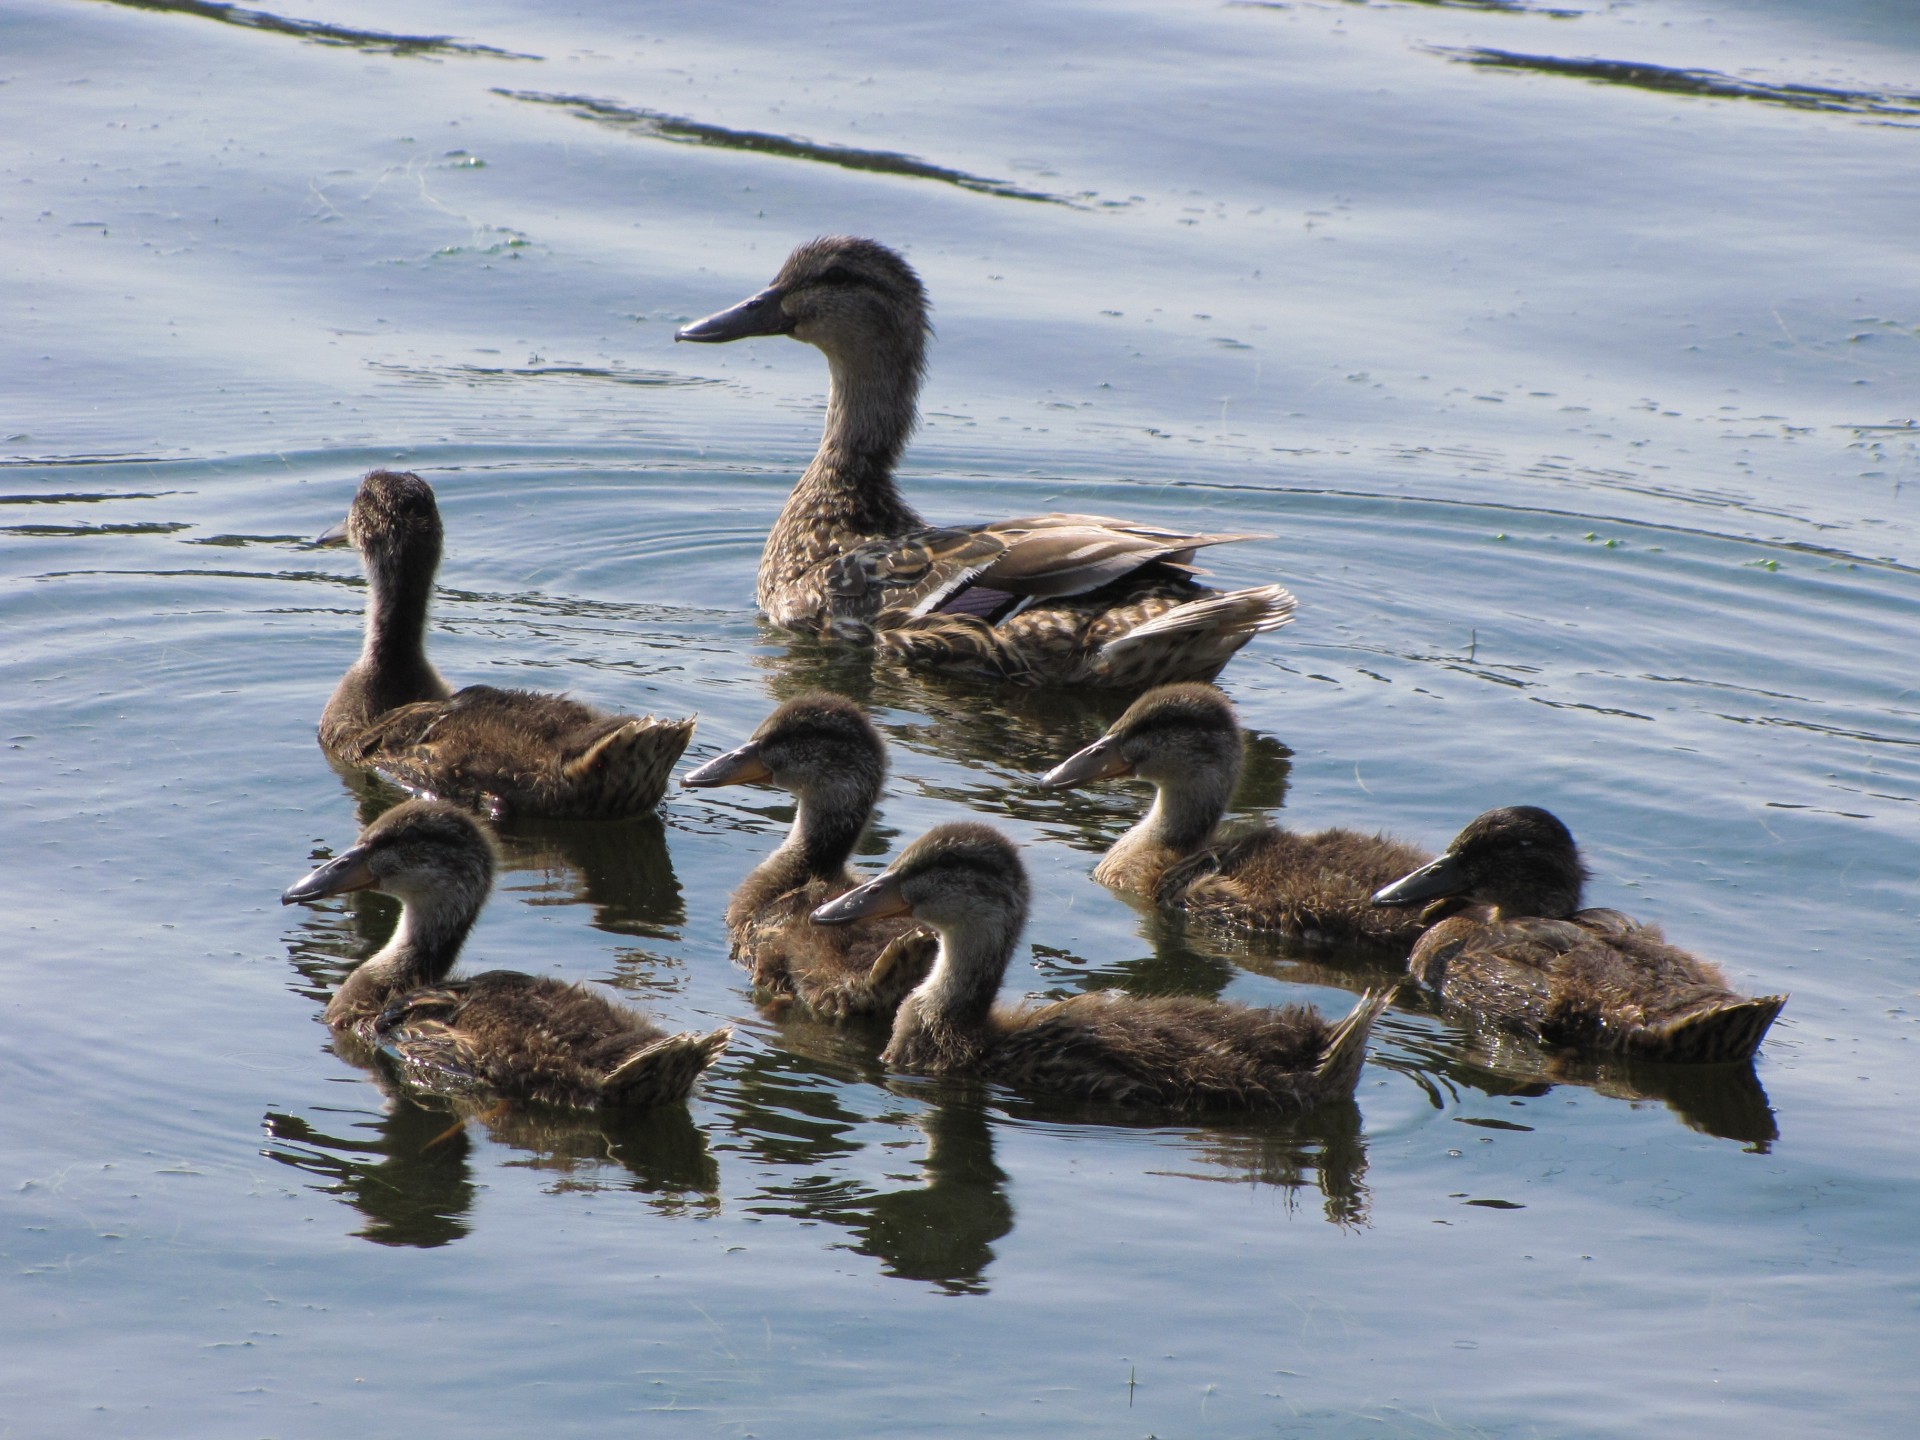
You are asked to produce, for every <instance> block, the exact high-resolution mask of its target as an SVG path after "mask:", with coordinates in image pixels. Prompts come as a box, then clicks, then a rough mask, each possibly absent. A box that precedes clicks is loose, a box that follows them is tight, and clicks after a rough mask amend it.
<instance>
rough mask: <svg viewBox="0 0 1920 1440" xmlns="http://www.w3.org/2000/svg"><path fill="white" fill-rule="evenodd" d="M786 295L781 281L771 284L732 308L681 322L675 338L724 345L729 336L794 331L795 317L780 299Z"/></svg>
mask: <svg viewBox="0 0 1920 1440" xmlns="http://www.w3.org/2000/svg"><path fill="white" fill-rule="evenodd" d="M785 296H786V292H785V291H784V290H782V289H781V288H780V287H779V286H778V285H770V286H768V287H767V288H766V289H765V290H762V291H761V292H760V293H759V294H758V295H752V296H749V297H748V298H747V299H745V300H742V301H741V302H740V303H739V304H738V305H735V306H733V307H732V308H731V309H727V310H722V311H720V312H719V313H718V314H716V315H709V316H707V318H706V319H704V320H696V321H694V322H693V323H692V324H691V325H683V326H681V327H680V328H679V329H678V330H676V331H674V332H673V338H674V339H676V340H692V341H695V342H696V343H698V344H701V345H724V344H725V343H726V342H727V341H729V340H745V339H747V338H748V337H749V336H753V335H791V334H792V333H793V326H794V320H793V317H792V316H790V315H788V314H787V311H786V307H785V306H783V305H782V304H781V303H780V302H781V300H782V299H784V298H785Z"/></svg>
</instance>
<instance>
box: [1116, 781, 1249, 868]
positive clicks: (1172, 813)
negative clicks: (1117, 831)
mask: <svg viewBox="0 0 1920 1440" xmlns="http://www.w3.org/2000/svg"><path fill="white" fill-rule="evenodd" d="M1234 779H1235V777H1234V776H1233V775H1231V774H1226V773H1220V774H1216V773H1212V772H1207V771H1202V772H1200V773H1198V774H1188V775H1183V776H1181V777H1179V778H1178V779H1163V780H1155V781H1154V782H1153V805H1152V806H1151V808H1149V809H1148V811H1147V813H1146V814H1145V815H1143V816H1141V817H1140V819H1139V821H1138V822H1137V823H1136V824H1135V825H1134V827H1133V828H1132V829H1131V830H1129V831H1127V833H1126V834H1124V835H1122V836H1121V837H1120V838H1119V839H1118V840H1116V841H1115V842H1114V844H1113V848H1112V849H1111V850H1109V851H1108V852H1107V858H1106V860H1104V861H1103V862H1102V864H1103V866H1104V865H1112V866H1128V867H1133V866H1138V865H1139V864H1141V863H1143V862H1145V861H1147V860H1149V859H1151V858H1155V857H1158V858H1160V859H1161V860H1162V863H1163V864H1166V865H1171V864H1172V863H1173V862H1174V861H1176V860H1184V859H1185V858H1186V857H1187V856H1189V855H1192V854H1194V853H1195V852H1197V851H1198V850H1199V849H1200V848H1201V847H1202V846H1203V845H1205V844H1206V843H1207V841H1209V840H1210V839H1212V838H1213V832H1214V830H1215V829H1216V828H1217V827H1218V826H1219V824H1220V817H1221V816H1223V815H1225V814H1226V813H1227V798H1228V796H1229V794H1230V793H1231V792H1232V790H1233V782H1234Z"/></svg>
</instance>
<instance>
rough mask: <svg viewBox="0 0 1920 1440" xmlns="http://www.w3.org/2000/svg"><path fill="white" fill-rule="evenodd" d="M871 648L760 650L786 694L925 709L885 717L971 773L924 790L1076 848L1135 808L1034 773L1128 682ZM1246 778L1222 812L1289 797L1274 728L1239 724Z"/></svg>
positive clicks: (1111, 709) (1248, 811) (867, 706)
mask: <svg viewBox="0 0 1920 1440" xmlns="http://www.w3.org/2000/svg"><path fill="white" fill-rule="evenodd" d="M866 653H867V652H864V651H846V650H836V649H832V648H830V647H828V646H824V645H821V644H819V643H818V642H813V641H797V642H793V643H791V644H788V645H787V646H786V647H785V650H784V653H781V654H777V655H765V654H763V655H756V656H755V657H754V663H755V664H756V665H758V666H760V667H761V668H762V669H763V670H764V671H766V672H767V688H768V690H769V692H770V693H771V694H772V695H773V696H774V697H775V698H777V699H780V700H790V699H794V698H796V697H798V696H801V695H805V694H807V693H809V692H811V691H815V690H828V691H832V692H833V693H835V694H838V695H844V696H846V697H847V698H848V699H849V700H852V701H853V702H854V703H855V704H857V705H858V706H860V708H861V709H862V710H864V711H866V712H867V713H868V714H870V715H881V714H883V713H894V712H905V713H907V714H909V715H913V716H918V717H926V718H918V719H910V720H896V721H892V722H876V723H880V724H881V729H882V730H883V732H884V733H885V735H886V737H887V740H888V743H889V744H891V745H894V746H897V747H899V748H900V749H901V750H905V751H910V752H914V753H917V754H923V755H931V756H934V757H936V758H938V759H942V760H949V761H952V762H953V763H955V764H956V765H959V766H961V767H962V768H963V769H965V770H966V771H967V772H968V775H969V777H974V778H969V779H967V780H965V781H963V782H962V783H960V784H958V785H951V786H927V787H924V788H925V791H926V793H927V794H930V795H935V796H938V797H939V798H941V799H950V800H953V801H954V802H955V803H957V804H961V805H965V806H966V807H967V808H968V809H970V810H973V811H975V812H977V813H983V814H998V815H1005V816H1007V817H1009V818H1011V819H1017V820H1024V821H1031V822H1033V823H1036V824H1039V825H1042V826H1045V827H1047V828H1048V830H1049V831H1050V832H1051V833H1052V834H1053V835H1054V836H1055V837H1056V838H1059V839H1062V840H1065V841H1066V842H1067V843H1068V844H1071V845H1074V846H1076V847H1077V848H1079V849H1083V850H1089V851H1102V850H1105V849H1106V848H1107V847H1108V846H1109V845H1111V844H1112V843H1113V842H1114V840H1116V839H1117V838H1118V837H1119V836H1120V834H1121V833H1122V832H1123V831H1125V830H1126V828H1127V827H1128V826H1129V825H1131V824H1132V823H1133V821H1134V820H1135V819H1137V818H1138V816H1137V814H1136V813H1135V811H1136V805H1135V802H1134V801H1133V799H1132V797H1130V796H1128V795H1126V794H1124V793H1120V792H1117V791H1116V792H1111V793H1108V792H1104V791H1101V790H1055V791H1047V790H1039V789H1036V788H1035V787H1034V784H1033V777H1034V776H1035V775H1037V774H1039V773H1040V772H1042V771H1045V770H1048V769H1051V768H1052V767H1053V766H1054V765H1055V764H1056V763H1057V762H1058V760H1059V759H1060V756H1061V755H1062V754H1063V753H1066V752H1068V751H1070V750H1072V749H1074V748H1076V747H1078V746H1082V745H1085V744H1087V743H1088V742H1090V741H1093V740H1095V739H1097V738H1098V737H1099V736H1100V735H1101V734H1102V732H1104V731H1105V730H1106V729H1107V727H1108V726H1110V725H1111V724H1112V723H1113V722H1114V721H1115V720H1116V719H1118V718H1119V716H1120V715H1121V713H1122V712H1123V711H1125V710H1126V709H1127V707H1128V703H1129V701H1130V700H1132V698H1133V696H1132V695H1131V694H1130V693H1129V692H1126V691H1113V690H1090V689H1064V688H1051V689H1037V690H1025V689H1021V690H1016V689H1008V688H1006V687H1004V686H997V685H991V684H987V683H984V682H981V681H975V680H968V679H965V678H963V677H960V676H952V675H942V674H939V673H936V672H930V671H925V670H908V669H900V668H897V667H889V666H875V665H873V664H872V663H871V661H870V660H862V659H859V658H858V657H859V656H861V655H864V654H866ZM1242 734H1243V737H1244V745H1243V750H1242V757H1241V766H1240V778H1239V782H1238V784H1237V785H1234V786H1232V787H1231V799H1230V800H1229V802H1228V805H1227V811H1228V813H1229V814H1230V815H1233V816H1252V815H1257V814H1262V813H1264V812H1266V811H1269V810H1276V809H1279V808H1280V807H1281V806H1282V805H1284V804H1285V803H1286V797H1287V780H1288V775H1289V772H1290V770H1291V768H1292V764H1293V752H1292V751H1291V750H1289V749H1288V748H1287V747H1286V746H1285V745H1283V744H1281V743H1280V741H1279V740H1277V739H1275V738H1274V737H1273V736H1271V735H1266V734H1262V733H1261V732H1259V731H1257V730H1246V731H1243V732H1242Z"/></svg>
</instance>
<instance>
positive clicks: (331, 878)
mask: <svg viewBox="0 0 1920 1440" xmlns="http://www.w3.org/2000/svg"><path fill="white" fill-rule="evenodd" d="M378 883H379V877H378V876H377V875H375V874H374V873H373V868H372V867H371V866H370V865H368V864H367V849H366V847H365V846H364V845H356V846H354V847H353V849H351V850H349V851H347V852H346V853H345V854H344V855H336V856H334V857H333V859H331V860H329V861H328V862H327V863H326V864H324V865H322V866H321V867H320V868H319V869H318V870H315V871H314V872H313V873H312V874H311V875H307V876H304V877H302V878H301V879H299V880H296V881H294V882H293V884H291V885H289V886H288V887H287V888H286V889H285V890H283V891H281V892H280V903H281V904H282V905H298V904H300V903H301V902H302V901H306V900H324V899H326V898H327V897H328V896H329V895H345V894H346V893H347V892H348V891H350V890H371V889H372V888H373V887H374V886H375V885H377V884H378Z"/></svg>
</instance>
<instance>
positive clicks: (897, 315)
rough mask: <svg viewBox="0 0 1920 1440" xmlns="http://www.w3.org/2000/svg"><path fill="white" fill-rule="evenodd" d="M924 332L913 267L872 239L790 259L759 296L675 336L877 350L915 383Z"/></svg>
mask: <svg viewBox="0 0 1920 1440" xmlns="http://www.w3.org/2000/svg"><path fill="white" fill-rule="evenodd" d="M927 329H928V323H927V293H926V290H925V288H924V287H923V286H922V285H921V283H920V277H919V276H918V275H916V274H914V273H913V267H912V266H911V265H909V264H907V262H906V261H905V260H902V259H901V258H900V256H899V255H897V254H895V253H894V252H893V251H892V250H889V249H888V248H887V247H886V246H884V245H882V244H880V243H879V242H878V241H876V240H863V239H861V238H859V237H858V236H853V235H827V236H822V237H821V238H820V239H818V240H809V241H808V242H807V243H806V244H804V245H802V246H801V247H800V248H799V249H797V250H795V251H794V252H793V253H792V254H791V255H789V256H788V257H787V263H786V264H784V265H782V266H781V267H780V273H779V274H778V275H776V276H775V277H774V280H773V284H771V285H769V286H768V287H767V288H766V289H764V290H762V291H761V292H760V293H759V294H757V295H750V296H748V297H747V298H746V299H745V300H742V301H741V302H740V303H739V304H738V305H735V306H732V307H731V308H729V309H726V310H722V311H720V312H719V313H718V314H715V315H709V316H707V318H706V319H704V320H696V321H694V322H693V323H692V324H691V325H687V326H683V327H682V328H681V329H680V330H678V331H677V332H675V334H674V337H673V338H674V339H676V340H690V341H694V342H697V343H699V344H705V345H718V344H724V343H725V342H727V341H729V340H744V339H747V338H748V337H750V336H754V335H791V336H792V337H793V338H794V339H796V340H804V341H805V342H806V343H807V344H809V345H816V346H818V347H819V348H820V349H822V350H824V351H826V352H827V354H828V355H829V356H833V355H842V354H850V353H853V352H855V351H863V352H871V351H874V350H881V351H884V352H886V356H887V359H888V362H889V363H890V364H892V365H894V366H904V367H905V368H907V369H908V370H910V371H911V372H912V374H913V375H914V377H915V379H916V381H917V379H918V376H919V371H920V367H921V363H922V358H923V355H924V352H925V344H926V333H927Z"/></svg>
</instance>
